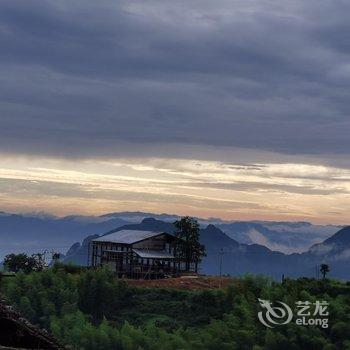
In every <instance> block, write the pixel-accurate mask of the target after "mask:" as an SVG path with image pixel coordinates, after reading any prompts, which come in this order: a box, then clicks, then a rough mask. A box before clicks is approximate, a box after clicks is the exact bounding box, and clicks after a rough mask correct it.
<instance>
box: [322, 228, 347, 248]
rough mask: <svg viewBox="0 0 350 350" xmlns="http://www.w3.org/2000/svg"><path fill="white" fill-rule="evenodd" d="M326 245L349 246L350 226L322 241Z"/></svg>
mask: <svg viewBox="0 0 350 350" xmlns="http://www.w3.org/2000/svg"><path fill="white" fill-rule="evenodd" d="M324 243H326V244H342V245H350V226H346V227H344V228H342V229H341V230H339V231H338V232H337V233H335V234H334V235H333V236H331V237H329V238H328V239H326V240H325V241H324Z"/></svg>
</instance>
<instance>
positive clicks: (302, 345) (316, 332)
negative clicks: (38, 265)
mask: <svg viewBox="0 0 350 350" xmlns="http://www.w3.org/2000/svg"><path fill="white" fill-rule="evenodd" d="M1 293H2V294H3V295H4V296H5V297H6V299H7V301H8V303H9V304H12V305H15V306H16V308H17V309H19V311H20V312H21V313H22V314H23V316H25V317H26V318H27V319H29V320H30V321H31V322H32V323H34V324H37V325H39V326H40V327H43V328H46V329H48V330H50V331H51V332H52V333H53V334H54V335H55V337H56V338H57V339H59V340H60V341H61V342H62V343H64V344H67V345H70V348H74V349H88V350H90V349H91V350H98V349H101V350H102V349H103V350H108V349H126V350H134V349H135V350H142V349H145V350H146V349H147V350H148V349H149V350H156V349H159V350H178V349H196V350H202V349H213V350H214V349H220V350H225V349H227V350H232V349H237V350H244V349H253V350H259V349H269V350H274V349H276V350H280V349H284V350H288V349H293V350H294V349H308V350H313V349H314V350H318V349H324V350H331V349H350V283H343V282H337V281H331V280H324V281H318V280H313V279H298V280H289V279H287V280H285V281H283V283H277V282H275V281H271V280H269V279H268V278H266V277H261V276H256V277H254V276H246V277H243V278H239V279H233V280H232V284H231V285H230V286H229V287H227V288H222V289H220V290H203V291H191V290H176V289H170V288H169V289H161V288H140V287H133V286H129V285H128V284H127V283H125V282H123V281H120V280H117V279H115V278H114V276H113V275H112V274H111V273H110V272H108V271H107V270H105V269H99V270H84V269H79V268H76V267H73V266H64V265H56V266H55V267H54V268H52V269H46V270H43V271H41V272H32V273H30V274H23V273H18V274H17V275H16V277H14V278H8V279H4V280H3V281H2V284H1ZM258 298H264V299H269V300H280V301H283V302H285V303H287V304H288V305H292V304H294V303H295V302H296V301H298V300H309V301H311V302H312V301H316V300H326V301H328V302H329V328H322V327H316V326H299V325H296V324H295V323H292V322H291V323H289V324H287V325H283V326H278V327H276V328H273V329H268V328H266V327H265V326H263V325H262V324H261V323H260V322H259V320H258V318H257V313H258V311H259V310H260V306H259V303H258Z"/></svg>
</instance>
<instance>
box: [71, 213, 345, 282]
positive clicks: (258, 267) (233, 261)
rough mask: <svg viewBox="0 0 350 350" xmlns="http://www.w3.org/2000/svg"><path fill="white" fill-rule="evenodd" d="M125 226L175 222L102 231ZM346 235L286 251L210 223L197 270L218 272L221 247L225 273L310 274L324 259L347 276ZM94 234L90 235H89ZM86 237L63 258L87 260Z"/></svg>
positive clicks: (167, 226) (167, 227) (169, 227)
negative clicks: (236, 237) (240, 238)
mask: <svg viewBox="0 0 350 350" xmlns="http://www.w3.org/2000/svg"><path fill="white" fill-rule="evenodd" d="M124 229H127V230H146V231H166V232H173V231H174V226H173V224H172V223H169V222H164V221H161V220H157V219H154V218H146V219H144V220H142V222H141V223H139V224H127V225H124V226H122V227H118V228H116V229H114V230H111V231H109V232H107V233H105V235H106V234H109V233H112V232H118V231H121V230H124ZM349 236H350V227H346V228H343V229H342V230H340V231H339V232H337V233H336V234H335V235H333V236H332V237H331V238H329V239H327V240H325V241H324V242H323V243H320V244H318V245H314V246H313V247H311V248H310V250H309V251H307V252H305V253H300V254H297V253H295V254H290V255H286V254H283V253H281V252H276V251H272V250H270V249H269V248H267V247H265V246H262V245H258V244H250V245H248V244H242V243H239V242H237V241H236V240H234V239H232V238H230V237H229V236H228V235H226V234H225V233H224V232H223V231H222V230H220V229H219V228H218V227H216V226H215V225H212V224H209V225H208V226H207V227H205V228H202V229H201V230H200V241H201V243H202V244H204V245H205V246H206V249H207V256H206V257H205V258H204V259H203V262H202V263H201V265H200V271H201V272H202V273H205V274H212V275H217V274H218V273H219V260H220V255H219V252H220V250H223V252H224V255H223V261H222V273H224V274H230V275H241V274H245V273H253V274H265V275H269V276H271V277H273V278H276V279H279V278H281V277H282V275H285V276H291V277H300V276H309V277H313V276H315V268H316V266H317V265H320V264H321V263H323V262H325V263H329V264H330V265H331V276H333V277H337V278H343V279H350V271H349V269H348V266H349V263H350V238H349ZM93 238H94V237H91V239H93ZM89 240H90V238H89V239H86V240H85V241H84V243H83V245H82V246H80V245H79V246H75V249H74V251H72V252H71V254H67V258H66V261H73V262H79V259H83V261H87V259H88V255H87V254H88V244H89ZM323 246H324V247H325V251H324V252H321V251H316V250H315V249H316V248H315V247H323ZM332 249H334V250H332ZM339 252H343V253H344V252H349V256H347V255H346V254H345V255H344V256H343V259H339ZM82 257H83V258H82ZM84 264H86V263H84Z"/></svg>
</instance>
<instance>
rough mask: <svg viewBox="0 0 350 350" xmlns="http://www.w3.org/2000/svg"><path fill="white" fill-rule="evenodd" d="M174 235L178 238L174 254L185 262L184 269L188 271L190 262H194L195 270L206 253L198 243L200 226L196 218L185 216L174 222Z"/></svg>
mask: <svg viewBox="0 0 350 350" xmlns="http://www.w3.org/2000/svg"><path fill="white" fill-rule="evenodd" d="M174 226H175V228H176V232H175V235H176V237H177V238H179V240H178V243H177V246H176V255H177V256H178V257H179V258H182V259H183V260H184V261H185V264H186V271H190V267H191V264H193V263H194V264H195V271H196V272H197V268H198V264H199V263H200V262H201V261H202V258H203V256H205V255H206V253H205V247H204V245H202V244H200V243H199V230H200V226H199V223H198V221H197V220H195V219H193V218H190V217H189V216H185V217H183V218H181V219H180V220H177V221H175V222H174Z"/></svg>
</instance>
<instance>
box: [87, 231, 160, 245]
mask: <svg viewBox="0 0 350 350" xmlns="http://www.w3.org/2000/svg"><path fill="white" fill-rule="evenodd" d="M162 233H165V234H167V233H166V232H154V231H140V230H121V231H117V232H113V233H110V234H109V235H105V236H101V237H98V238H96V239H93V241H94V242H112V243H122V244H133V243H137V242H140V241H143V240H145V239H148V238H151V237H155V236H159V235H161V234H162Z"/></svg>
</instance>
